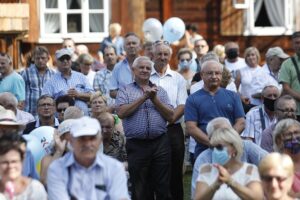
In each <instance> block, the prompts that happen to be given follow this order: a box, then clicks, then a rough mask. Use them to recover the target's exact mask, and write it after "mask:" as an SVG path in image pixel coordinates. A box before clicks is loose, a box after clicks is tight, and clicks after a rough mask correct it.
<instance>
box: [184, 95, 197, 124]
mask: <svg viewBox="0 0 300 200" xmlns="http://www.w3.org/2000/svg"><path fill="white" fill-rule="evenodd" d="M184 119H185V121H195V122H198V114H197V107H196V105H195V103H194V97H193V95H192V96H189V97H188V99H187V101H186V103H185V107H184Z"/></svg>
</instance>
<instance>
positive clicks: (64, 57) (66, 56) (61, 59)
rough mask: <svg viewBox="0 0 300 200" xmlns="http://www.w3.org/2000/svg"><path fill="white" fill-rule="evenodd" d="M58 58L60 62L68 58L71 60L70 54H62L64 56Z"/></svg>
mask: <svg viewBox="0 0 300 200" xmlns="http://www.w3.org/2000/svg"><path fill="white" fill-rule="evenodd" d="M58 60H59V61H60V62H64V61H65V60H67V61H69V60H71V56H68V55H64V56H62V57H60V58H59V59H58Z"/></svg>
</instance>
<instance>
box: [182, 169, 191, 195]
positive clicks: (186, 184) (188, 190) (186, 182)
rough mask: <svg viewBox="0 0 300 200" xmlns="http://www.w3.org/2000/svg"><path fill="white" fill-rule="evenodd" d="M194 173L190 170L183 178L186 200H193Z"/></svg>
mask: <svg viewBox="0 0 300 200" xmlns="http://www.w3.org/2000/svg"><path fill="white" fill-rule="evenodd" d="M191 179H192V171H190V170H188V171H186V172H185V174H184V176H183V189H184V200H191Z"/></svg>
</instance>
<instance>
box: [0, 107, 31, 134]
mask: <svg viewBox="0 0 300 200" xmlns="http://www.w3.org/2000/svg"><path fill="white" fill-rule="evenodd" d="M0 125H5V126H18V127H19V129H24V128H25V125H24V124H22V123H19V122H18V121H17V118H16V115H15V113H14V112H13V111H11V110H6V109H5V108H4V107H3V106H0Z"/></svg>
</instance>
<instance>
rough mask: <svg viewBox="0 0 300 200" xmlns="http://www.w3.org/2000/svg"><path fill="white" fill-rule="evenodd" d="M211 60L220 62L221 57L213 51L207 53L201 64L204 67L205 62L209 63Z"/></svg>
mask: <svg viewBox="0 0 300 200" xmlns="http://www.w3.org/2000/svg"><path fill="white" fill-rule="evenodd" d="M209 60H214V61H217V62H220V59H219V56H218V55H217V54H216V53H215V52H213V51H209V52H207V54H205V55H203V56H202V57H201V60H200V63H201V65H202V64H203V63H204V62H205V61H209Z"/></svg>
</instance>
